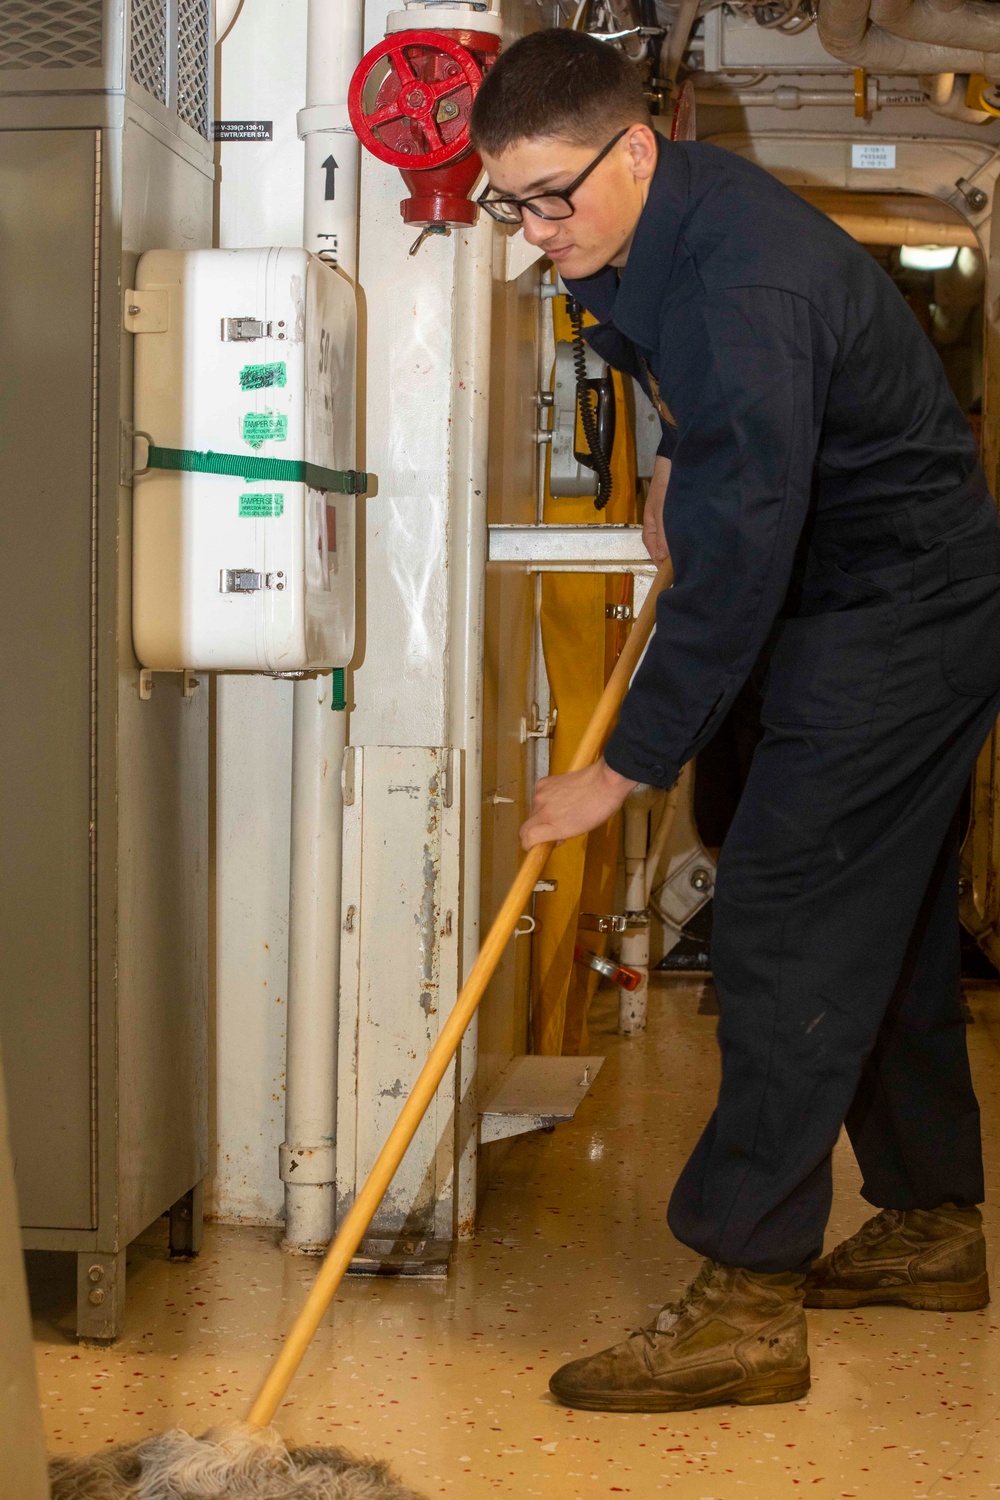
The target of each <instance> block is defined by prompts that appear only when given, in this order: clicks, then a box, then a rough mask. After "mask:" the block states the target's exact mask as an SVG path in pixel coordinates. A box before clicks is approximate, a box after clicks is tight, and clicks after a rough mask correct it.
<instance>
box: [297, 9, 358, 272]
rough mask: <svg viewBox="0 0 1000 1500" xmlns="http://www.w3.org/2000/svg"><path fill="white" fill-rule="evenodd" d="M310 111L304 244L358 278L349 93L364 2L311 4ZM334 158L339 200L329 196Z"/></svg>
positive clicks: (304, 129) (306, 117)
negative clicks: (330, 160)
mask: <svg viewBox="0 0 1000 1500" xmlns="http://www.w3.org/2000/svg"><path fill="white" fill-rule="evenodd" d="M308 28H309V44H308V45H309V51H308V55H307V58H306V107H305V109H304V110H303V111H302V112H301V113H300V115H299V135H300V136H301V137H302V139H303V140H304V141H305V148H306V165H305V171H306V191H305V225H304V230H305V233H304V239H303V243H304V245H305V247H306V249H307V250H312V251H314V252H315V253H316V254H319V252H320V251H321V250H325V251H327V252H331V251H332V252H333V254H332V257H328V258H332V259H333V260H334V261H335V262H336V264H337V265H338V266H339V267H340V269H341V270H342V271H344V272H345V273H346V275H348V276H350V277H351V279H352V280H355V279H356V277H357V273H358V165H359V159H360V153H361V146H360V143H359V141H358V138H357V136H356V135H355V134H354V132H353V130H352V129H351V126H350V121H349V120H348V117H347V90H348V88H349V86H350V82H351V77H352V75H353V73H354V70H355V68H356V67H357V65H358V63H359V62H360V61H361V51H362V46H363V26H362V5H361V0H309V21H308ZM330 157H332V158H333V160H334V161H335V162H336V169H335V170H333V172H332V187H333V193H334V196H333V197H332V198H327V197H326V192H327V183H328V178H329V176H330V169H328V168H327V167H325V166H324V165H323V163H324V162H325V161H327V160H328V158H330Z"/></svg>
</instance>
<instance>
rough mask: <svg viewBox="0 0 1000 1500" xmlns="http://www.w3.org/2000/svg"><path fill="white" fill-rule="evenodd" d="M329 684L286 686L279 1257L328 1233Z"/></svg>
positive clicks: (334, 820)
mask: <svg viewBox="0 0 1000 1500" xmlns="http://www.w3.org/2000/svg"><path fill="white" fill-rule="evenodd" d="M332 681H333V679H332V677H331V676H330V675H324V676H320V677H316V678H312V679H310V678H306V679H304V680H303V681H301V682H297V683H296V684H295V689H294V692H295V702H294V709H293V718H292V848H291V884H290V895H289V931H288V953H289V957H288V1041H287V1049H288V1050H287V1060H286V1070H285V1139H284V1142H283V1143H282V1146H281V1149H280V1152H279V1163H280V1171H281V1178H282V1181H283V1182H284V1184H285V1239H284V1244H285V1247H286V1248H287V1249H290V1250H299V1251H308V1250H318V1249H322V1248H323V1247H324V1246H325V1245H326V1244H327V1242H328V1241H329V1240H330V1238H331V1236H332V1234H333V1228H334V1223H333V1207H334V1198H333V1184H334V1180H335V1177H336V1158H335V1151H336V1147H335V1130H336V1118H337V1018H338V1004H337V1001H338V992H339V987H340V973H339V970H340V864H341V845H342V819H343V803H342V797H341V789H340V769H341V762H342V761H343V758H344V729H345V721H346V719H347V714H346V712H344V711H340V712H333V711H332V709H331V706H330V703H331V692H332Z"/></svg>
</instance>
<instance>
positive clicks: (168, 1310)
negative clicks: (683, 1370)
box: [31, 988, 1000, 1500]
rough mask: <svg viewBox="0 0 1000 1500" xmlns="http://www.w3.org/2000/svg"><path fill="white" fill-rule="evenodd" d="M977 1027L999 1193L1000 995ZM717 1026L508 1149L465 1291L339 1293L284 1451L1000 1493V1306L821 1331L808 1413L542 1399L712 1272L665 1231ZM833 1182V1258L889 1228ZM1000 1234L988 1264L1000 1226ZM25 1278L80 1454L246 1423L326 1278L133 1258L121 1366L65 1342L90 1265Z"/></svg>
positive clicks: (643, 1063)
mask: <svg viewBox="0 0 1000 1500" xmlns="http://www.w3.org/2000/svg"><path fill="white" fill-rule="evenodd" d="M972 1003H973V1007H974V1010H975V1012H976V1017H977V1021H976V1024H975V1025H974V1026H973V1027H972V1028H970V1041H971V1044H972V1049H973V1055H974V1060H975V1069H976V1076H977V1082H978V1087H979V1092H980V1099H981V1102H982V1105H983V1118H984V1128H985V1135H986V1142H987V1174H988V1175H987V1181H988V1183H990V1184H991V1186H993V1187H995V1184H996V1182H997V1163H998V1145H1000V1103H998V1092H1000V1056H998V1053H1000V992H998V991H997V990H988V989H986V988H983V989H982V990H980V991H977V992H975V993H974V994H973V996H972ZM610 1021H611V1017H610V1013H608V1015H607V1022H608V1026H610ZM714 1026H715V1023H714V1021H713V1020H712V1019H711V1018H710V1017H707V1016H700V1015H698V1014H697V997H696V991H694V990H691V989H688V990H684V989H672V990H666V991H661V992H658V993H655V994H654V995H653V997H652V1003H651V1025H650V1031H649V1033H648V1034H647V1035H646V1036H645V1037H644V1038H637V1039H633V1040H630V1041H624V1040H620V1039H619V1038H617V1037H615V1036H614V1035H612V1034H611V1033H610V1030H606V1031H605V1033H604V1034H602V1033H601V1031H600V1027H599V1026H598V1027H597V1028H595V1030H596V1033H597V1034H596V1035H595V1038H594V1050H595V1051H605V1052H606V1053H607V1056H608V1061H607V1063H606V1064H605V1067H604V1069H603V1071H602V1073H601V1074H600V1076H599V1078H598V1079H597V1082H596V1085H595V1087H594V1089H593V1091H592V1093H591V1095H590V1096H589V1098H588V1099H587V1100H586V1101H585V1102H584V1104H583V1105H582V1106H581V1108H580V1110H579V1113H578V1115H577V1118H576V1120H575V1121H574V1123H573V1124H572V1125H569V1126H563V1127H560V1128H559V1129H558V1130H557V1131H556V1132H555V1133H554V1134H553V1135H544V1134H541V1135H536V1136H531V1137H527V1138H525V1139H524V1140H522V1141H519V1142H516V1143H515V1144H514V1145H513V1147H512V1148H511V1150H510V1153H509V1155H508V1157H507V1159H506V1162H505V1164H504V1167H503V1170H502V1173H501V1174H500V1177H499V1180H497V1181H495V1182H494V1183H493V1185H492V1187H491V1190H490V1193H489V1195H488V1197H487V1200H486V1204H485V1209H484V1213H483V1217H482V1222H481V1226H480V1230H479V1233H478V1235H477V1238H476V1240H475V1242H474V1243H473V1244H470V1245H466V1246H462V1247H460V1249H459V1250H458V1252H457V1254H456V1256H455V1260H454V1266H453V1270H452V1274H451V1276H450V1277H449V1279H448V1281H447V1282H446V1283H444V1284H434V1283H429V1282H423V1283H416V1282H390V1281H378V1282H371V1281H353V1282H351V1283H350V1284H348V1285H347V1286H346V1287H345V1288H344V1290H343V1292H342V1294H341V1295H340V1296H339V1297H338V1299H337V1303H336V1307H335V1310H334V1312H333V1314H332V1316H331V1317H330V1319H329V1320H328V1322H327V1323H326V1325H325V1326H324V1328H323V1329H322V1331H321V1333H320V1335H319V1336H318V1338H317V1340H316V1343H315V1345H314V1347H313V1349H312V1351H311V1352H310V1354H309V1356H308V1360H307V1363H306V1366H305V1367H304V1370H303V1372H302V1373H301V1375H300V1377H299V1379H298V1381H297V1383H296V1385H295V1387H294V1390H293V1395H292V1399H291V1400H290V1401H289V1403H288V1405H287V1406H286V1407H285V1408H284V1410H283V1412H282V1414H281V1418H280V1425H281V1428H282V1430H283V1432H284V1433H285V1434H286V1436H287V1437H288V1438H289V1439H291V1440H294V1441H311V1442H335V1443H338V1444H341V1445H343V1446H346V1447H348V1448H350V1449H352V1450H353V1451H356V1452H357V1453H358V1454H359V1455H360V1454H362V1453H375V1454H377V1455H379V1456H382V1457H386V1458H388V1459H390V1460H391V1461H392V1463H393V1464H394V1465H395V1467H396V1469H397V1471H398V1473H399V1474H400V1475H401V1476H403V1477H404V1478H405V1479H406V1480H408V1481H409V1483H411V1484H412V1485H414V1486H415V1487H416V1488H417V1489H418V1490H420V1491H421V1492H422V1493H424V1494H426V1495H427V1496H436V1495H450V1496H461V1497H463V1500H466V1497H468V1500H479V1497H482V1496H487V1495H490V1496H493V1495H512V1496H518V1497H522V1500H527V1497H534V1496H546V1497H556V1500H576V1497H581V1500H585V1497H586V1500H589V1497H592V1496H605V1495H619V1494H620V1495H632V1496H637V1497H643V1500H646V1497H653V1496H658V1495H674V1496H679V1497H684V1500H786V1497H791V1496H804V1495H807V1494H809V1495H816V1496H818V1497H821V1500H827V1497H834V1500H838V1497H839V1500H846V1497H855V1496H857V1497H870V1496H876V1495H877V1496H879V1497H880V1500H902V1497H907V1500H908V1497H911V1496H913V1497H919V1500H926V1497H928V1496H934V1497H940V1496H947V1495H956V1496H959V1495H960V1496H961V1497H962V1500H981V1497H986V1496H991V1495H995V1494H996V1493H997V1492H1000V1306H998V1312H997V1314H996V1315H995V1316H994V1315H993V1314H992V1312H991V1311H988V1312H984V1313H971V1314H965V1315H963V1316H955V1317H946V1316H941V1315H933V1314H925V1313H916V1312H909V1311H905V1310H902V1309H880V1310H873V1311H870V1312H865V1313H863V1314H861V1313H828V1312H813V1313H810V1315H809V1321H810V1335H811V1344H812V1362H813V1389H812V1394H811V1395H810V1397H809V1398H808V1400H806V1401H803V1402H799V1403H796V1404H793V1405H785V1406H774V1407H757V1408H741V1407H734V1408H715V1409H713V1410H710V1411H707V1412H702V1413H690V1414H682V1415H678V1416H672V1417H643V1416H617V1415H615V1416H610V1415H602V1414H588V1413H580V1412H572V1411H568V1410H564V1409H563V1408H561V1407H558V1406H556V1405H554V1404H553V1403H552V1402H551V1400H550V1399H549V1397H548V1395H547V1392H546V1379H547V1375H548V1373H549V1371H550V1370H551V1369H552V1368H553V1367H554V1366H555V1365H557V1364H559V1363H560V1362H562V1361H563V1360H565V1359H567V1358H572V1357H575V1356H576V1355H578V1354H580V1353H582V1352H585V1351H587V1350H592V1349H598V1348H601V1347H602V1346H603V1345H605V1344H608V1343H611V1342H613V1341H615V1340H616V1339H618V1338H619V1337H621V1336H622V1335H623V1333H624V1332H626V1331H627V1330H628V1329H630V1328H631V1327H633V1326H635V1325H636V1324H637V1323H638V1322H639V1321H640V1320H642V1321H644V1320H645V1319H646V1318H647V1316H648V1315H649V1313H650V1311H651V1310H652V1309H653V1308H656V1307H658V1306H659V1305H660V1303H662V1302H663V1301H664V1300H666V1299H667V1298H669V1297H671V1296H673V1295H675V1294H676V1293H677V1292H678V1290H679V1289H680V1288H681V1286H682V1285H683V1283H684V1282H685V1281H686V1279H687V1278H688V1277H689V1275H690V1274H691V1273H692V1271H693V1270H694V1268H695V1266H696V1264H697V1262H696V1260H695V1257H694V1256H692V1255H691V1254H690V1253H689V1252H687V1251H685V1250H683V1249H682V1248H681V1247H679V1246H678V1245H676V1244H675V1243H674V1242H673V1241H672V1239H671V1237H670V1235H669V1233H668V1231H667V1229H666V1226H665V1223H664V1209H665V1205H666V1201H667V1197H668V1194H669V1190H670V1185H671V1182H672V1180H673V1178H674V1175H675V1173H676V1171H677V1169H678V1167H679V1166H680V1164H681V1162H682V1160H683V1158H684V1156H685V1154H686V1152H687V1151H688V1149H689V1148H690V1146H691V1145H692V1143H693V1142H694V1140H695V1138H696V1136H697V1134H698V1131H699V1129H700V1127H701V1125H702V1123H703V1121H704V1119H705V1117H706V1115H707V1113H708V1111H709V1109H710V1106H711V1100H712V1095H713V1090H714V1087H715V1079H716V1054H715V1045H714ZM836 1177H837V1194H836V1202H835V1208H834V1214H833V1219H832V1221H831V1225H830V1236H829V1239H830V1241H831V1242H832V1241H833V1240H835V1239H837V1238H840V1237H842V1236H843V1235H844V1234H847V1233H850V1232H852V1231H853V1230H854V1229H855V1228H857V1226H858V1224H859V1223H860V1222H861V1221H862V1219H863V1218H864V1217H866V1215H867V1214H868V1213H869V1212H870V1210H869V1209H868V1208H867V1206H866V1205H865V1204H864V1203H863V1202H862V1201H861V1199H860V1198H859V1196H858V1192H857V1184H858V1175H857V1170H856V1168H855V1165H854V1162H853V1158H852V1157H851V1155H850V1152H849V1150H848V1149H845V1148H844V1147H843V1146H842V1147H841V1148H840V1149H839V1151H838V1159H837V1172H836ZM987 1230H988V1234H989V1237H990V1245H991V1252H992V1251H994V1250H995V1249H996V1247H997V1246H998V1244H1000V1239H998V1231H1000V1225H998V1223H997V1218H996V1209H995V1207H993V1211H992V1214H988V1222H987ZM31 1259H32V1267H31V1274H32V1284H33V1295H34V1303H35V1308H36V1312H37V1322H36V1335H37V1340H38V1368H39V1376H40V1386H41V1393H42V1400H43V1402H44V1406H45V1420H46V1425H47V1430H48V1435H49V1441H50V1444H51V1446H52V1448H53V1450H56V1451H65V1450H72V1451H76V1452H85V1451H87V1450H89V1449H93V1448H98V1447H100V1446H101V1445H103V1444H105V1443H108V1442H111V1441H122V1440H132V1439H134V1438H136V1437H139V1436H141V1435H144V1434H146V1433H150V1432H155V1431H157V1430H159V1429H160V1428H163V1427H165V1426H169V1425H174V1424H180V1425H184V1426H189V1427H191V1428H192V1429H193V1430H196V1431H197V1430H200V1429H201V1428H203V1427H204V1426H206V1425H208V1424H210V1423H212V1422H215V1421H217V1420H219V1419H221V1418H226V1417H230V1416H238V1415H240V1414H241V1413H242V1412H243V1411H244V1410H245V1408H246V1406H247V1403H248V1401H249V1399H250V1397H251V1396H252V1394H253V1392H254V1390H255V1387H256V1385H257V1383H258V1381H259V1378H260V1375H261V1371H262V1370H263V1368H264V1366H265V1364H266V1362H267V1360H268V1358H269V1357H270V1356H271V1355H272V1354H273V1353H274V1351H275V1349H276V1348H277V1346H278V1343H279V1341H280V1336H281V1333H282V1330H284V1329H285V1328H286V1327H287V1326H288V1324H289V1322H290V1321H291V1317H292V1314H293V1311H294V1310H295V1309H296V1308H297V1306H298V1304H299V1301H300V1299H301V1296H302V1293H303V1290H304V1288H305V1286H306V1285H307V1284H308V1282H309V1280H310V1277H311V1276H312V1274H313V1273H314V1270H315V1266H314V1264H313V1263H311V1262H309V1261H303V1260H299V1259H294V1258H291V1257H288V1256H285V1255H283V1254H282V1253H281V1252H280V1251H279V1250H278V1249H277V1247H276V1236H275V1235H274V1234H272V1233H270V1232H267V1231H263V1230H254V1229H233V1228H224V1227H214V1228H213V1227H210V1228H209V1230H208V1233H207V1235H206V1247H205V1252H204V1254H203V1255H202V1257H201V1259H200V1260H199V1261H197V1262H194V1263H190V1264H184V1263H177V1264H170V1263H169V1261H168V1260H167V1258H166V1249H165V1242H164V1237H163V1235H162V1233H161V1232H160V1231H159V1229H157V1230H155V1231H153V1232H151V1233H150V1234H149V1235H148V1236H147V1237H146V1238H145V1240H144V1241H143V1242H142V1243H141V1244H137V1245H136V1246H134V1247H133V1248H132V1250H131V1251H130V1255H129V1293H128V1303H127V1319H126V1322H127V1328H126V1336H125V1338H124V1339H123V1340H122V1342H121V1343H120V1344H118V1345H117V1346H116V1347H115V1348H113V1349H112V1350H107V1351H104V1350H95V1349H91V1348H78V1347H77V1346H76V1345H75V1343H74V1342H73V1340H72V1338H71V1337H70V1332H71V1328H72V1297H73V1288H72V1262H71V1261H70V1260H69V1259H68V1258H67V1260H66V1261H63V1260H61V1258H59V1257H54V1256H33V1257H32V1258H31ZM998 1285H1000V1283H998ZM234 1500H235V1497H234Z"/></svg>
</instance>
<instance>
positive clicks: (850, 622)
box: [762, 569, 899, 729]
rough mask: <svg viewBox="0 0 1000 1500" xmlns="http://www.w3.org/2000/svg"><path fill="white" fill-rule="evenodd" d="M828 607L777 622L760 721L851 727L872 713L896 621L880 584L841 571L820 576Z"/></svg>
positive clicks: (894, 610)
mask: <svg viewBox="0 0 1000 1500" xmlns="http://www.w3.org/2000/svg"><path fill="white" fill-rule="evenodd" d="M824 580H825V582H826V583H827V585H828V587H826V588H825V589H824V592H823V594H822V595H821V596H820V597H821V599H822V600H823V602H825V603H826V604H827V605H828V607H827V608H826V609H824V610H823V611H822V612H821V613H819V612H817V613H815V614H800V615H796V616H793V617H792V618H790V619H786V620H784V621H783V622H782V624H781V627H780V631H779V633H778V636H777V640H776V641H775V645H774V650H773V652H772V654H771V658H770V663H769V667H768V674H767V687H766V691H765V695H764V711H763V715H762V717H763V721H764V723H765V724H767V725H769V726H771V727H773V728H796V729H799V728H809V727H813V728H817V729H819V728H822V729H851V728H856V727H859V726H862V725H865V724H867V723H868V722H869V721H870V720H871V717H872V714H873V713H874V711H875V705H876V703H877V702H878V697H879V692H880V689H881V687H882V682H883V679H884V677H885V672H886V667H887V664H888V661H889V655H890V653H891V651H892V647H893V643H894V641H895V639H896V632H897V630H898V627H899V610H898V607H897V605H896V603H895V602H894V601H893V599H892V598H891V597H890V596H889V595H887V594H886V593H884V592H883V591H882V590H881V589H878V588H876V587H874V586H869V585H867V584H865V583H864V582H863V581H861V580H855V579H853V578H850V577H849V575H847V574H844V573H841V572H840V570H839V569H828V570H827V571H826V573H825V574H824Z"/></svg>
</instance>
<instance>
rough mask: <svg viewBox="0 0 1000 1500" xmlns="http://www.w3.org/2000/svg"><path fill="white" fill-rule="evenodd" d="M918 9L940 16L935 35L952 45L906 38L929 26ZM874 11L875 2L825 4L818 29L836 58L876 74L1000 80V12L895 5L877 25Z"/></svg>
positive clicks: (903, 1) (969, 4)
mask: <svg viewBox="0 0 1000 1500" xmlns="http://www.w3.org/2000/svg"><path fill="white" fill-rule="evenodd" d="M918 5H919V7H920V9H921V12H933V13H934V15H935V24H936V26H937V27H938V29H937V30H936V32H935V34H936V35H940V36H944V35H947V36H948V38H949V41H948V43H947V44H946V43H943V42H933V41H930V40H926V39H924V40H917V39H914V38H913V37H911V36H908V35H903V34H902V30H901V28H902V27H904V26H909V25H911V24H913V25H916V26H923V24H924V23H923V22H922V21H919V22H913V21H912V17H911V15H910V13H911V12H912V11H913V10H915V9H916V8H917V6H918ZM872 8H873V7H872V0H819V14H818V17H817V22H816V24H817V26H818V28H819V35H820V40H821V41H822V43H823V46H824V47H825V48H826V50H827V52H829V53H830V54H831V56H833V57H838V58H840V59H841V61H843V62H848V63H851V64H853V65H854V66H855V67H859V68H866V69H868V71H869V72H872V73H896V74H915V75H918V76H919V75H920V74H921V73H982V74H983V75H984V76H985V77H986V78H988V79H991V80H992V79H1000V7H997V6H993V5H990V4H984V3H982V0H976V3H975V4H974V15H973V14H972V12H973V0H963V3H962V4H961V5H959V6H957V7H956V8H955V9H954V10H949V11H946V10H944V9H943V8H942V7H941V6H935V5H933V4H932V3H931V0H889V4H888V6H886V5H884V4H883V6H882V7H881V8H880V10H879V12H878V22H877V23H876V22H874V21H873V20H872V18H871V13H872ZM992 11H996V19H995V20H994V19H993V18H992V17H991V16H990V14H989V13H990V12H992ZM889 12H891V13H889ZM901 12H902V13H903V14H901ZM887 13H889V14H887ZM967 13H968V14H967ZM967 23H968V24H967ZM973 33H975V35H976V36H977V37H979V36H980V35H983V34H986V35H987V36H988V40H987V43H986V46H987V47H988V48H990V49H995V50H985V49H984V48H983V47H982V45H981V44H980V43H978V42H973V41H972V40H965V38H966V37H967V36H968V37H969V38H971V37H972V35H973Z"/></svg>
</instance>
